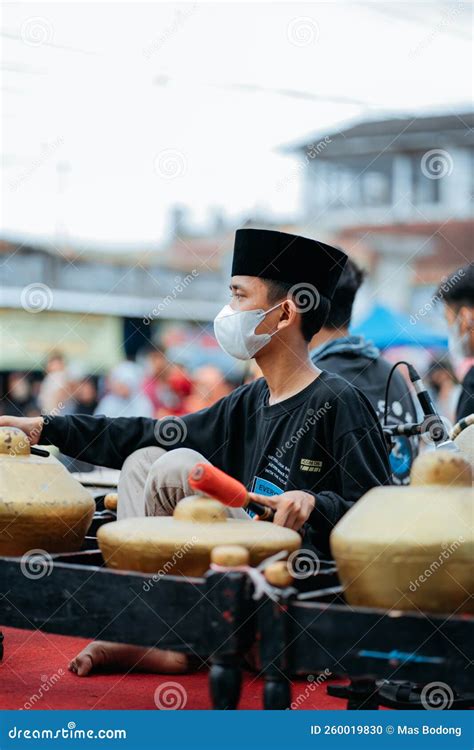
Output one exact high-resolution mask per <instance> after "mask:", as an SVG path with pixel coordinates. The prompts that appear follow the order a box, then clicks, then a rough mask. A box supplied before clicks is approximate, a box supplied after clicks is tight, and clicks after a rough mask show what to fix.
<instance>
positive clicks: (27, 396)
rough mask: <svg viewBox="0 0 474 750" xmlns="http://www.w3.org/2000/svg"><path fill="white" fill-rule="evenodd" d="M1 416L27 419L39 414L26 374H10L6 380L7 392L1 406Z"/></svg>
mask: <svg viewBox="0 0 474 750" xmlns="http://www.w3.org/2000/svg"><path fill="white" fill-rule="evenodd" d="M1 411H2V414H6V413H7V412H8V414H12V415H13V416H14V417H29V416H35V415H37V414H39V413H40V412H39V409H38V404H37V402H36V399H35V397H34V396H33V393H32V389H31V383H30V381H29V379H28V377H27V375H26V374H24V373H22V372H12V373H10V375H9V376H8V379H7V392H6V395H5V397H4V399H3V400H2V404H1Z"/></svg>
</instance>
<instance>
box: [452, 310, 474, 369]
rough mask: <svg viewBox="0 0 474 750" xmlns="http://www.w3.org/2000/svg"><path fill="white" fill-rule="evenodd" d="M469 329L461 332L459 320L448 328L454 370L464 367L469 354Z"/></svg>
mask: <svg viewBox="0 0 474 750" xmlns="http://www.w3.org/2000/svg"><path fill="white" fill-rule="evenodd" d="M468 343H469V331H466V333H464V334H462V335H461V333H460V332H459V321H457V320H455V321H454V323H452V324H451V325H450V326H449V328H448V351H449V356H450V357H451V361H452V363H453V367H454V371H455V372H457V371H458V370H459V369H460V368H462V365H463V362H464V360H465V359H466V357H468V356H469V351H468Z"/></svg>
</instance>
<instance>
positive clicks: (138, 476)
mask: <svg viewBox="0 0 474 750" xmlns="http://www.w3.org/2000/svg"><path fill="white" fill-rule="evenodd" d="M164 454H166V451H165V450H164V449H163V448H159V447H158V446H156V447H154V446H150V447H149V448H140V450H138V451H135V452H134V453H131V454H130V456H128V457H127V458H126V459H125V461H124V464H123V466H122V471H121V472H120V479H119V483H118V488H117V493H118V504H117V520H118V521H121V520H122V519H123V518H137V517H138V518H140V517H143V516H144V515H146V514H145V485H146V481H147V478H148V473H149V471H150V469H151V467H152V466H153V464H154V462H155V461H156V460H157V459H159V458H160V456H163V455H164Z"/></svg>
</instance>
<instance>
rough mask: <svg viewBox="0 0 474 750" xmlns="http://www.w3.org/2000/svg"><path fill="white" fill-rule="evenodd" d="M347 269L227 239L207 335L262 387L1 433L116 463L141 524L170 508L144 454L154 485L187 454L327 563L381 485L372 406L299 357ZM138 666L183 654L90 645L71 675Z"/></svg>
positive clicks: (316, 254) (242, 234) (264, 235)
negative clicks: (164, 412) (227, 282)
mask: <svg viewBox="0 0 474 750" xmlns="http://www.w3.org/2000/svg"><path fill="white" fill-rule="evenodd" d="M346 259H347V258H346V255H345V254H344V253H343V252H341V251H340V250H337V249H335V248H332V247H330V246H328V245H326V244H324V243H322V242H317V241H313V240H309V239H306V238H302V237H297V236H294V235H288V234H284V233H281V232H274V231H263V230H255V229H243V230H239V231H237V233H236V239H235V248H234V257H233V266H232V279H231V287H230V288H231V293H232V299H231V304H230V305H226V306H225V307H224V308H223V310H222V311H221V312H220V313H219V315H218V316H217V318H216V320H215V324H214V325H215V333H216V338H217V340H218V342H219V344H220V345H221V347H222V348H223V349H224V350H225V351H227V352H228V353H229V354H231V355H233V356H234V357H237V358H240V359H250V358H252V357H255V359H256V362H257V364H258V366H259V367H260V369H261V371H262V372H263V375H264V377H263V378H260V379H259V380H256V381H254V382H253V383H250V384H248V385H244V386H242V387H241V388H238V389H237V390H235V391H234V392H233V393H231V394H230V395H229V396H226V397H225V398H223V399H221V400H220V401H219V402H217V403H216V404H215V405H213V406H212V407H210V408H209V409H204V410H202V411H199V412H196V413H194V414H189V415H187V416H185V417H183V418H178V417H176V418H172V417H169V418H165V419H163V420H160V421H159V422H156V421H155V420H152V419H147V418H140V417H133V418H120V417H118V418H106V417H101V416H97V417H90V416H67V417H53V418H45V420H44V423H43V420H42V419H41V418H39V419H30V420H26V419H18V418H8V417H2V418H1V419H0V425H12V426H16V427H20V428H21V429H23V430H24V431H25V432H26V433H27V434H28V435H29V437H30V439H31V441H32V442H38V440H39V438H40V436H41V441H42V442H46V443H52V444H54V445H57V446H58V447H59V448H60V450H61V451H62V452H63V453H66V454H68V455H72V456H74V457H76V458H80V459H82V460H84V461H91V462H94V463H97V464H101V465H106V466H110V467H116V468H121V467H122V465H123V464H124V462H125V467H124V470H123V471H122V474H125V475H128V474H131V475H133V476H131V477H129V479H130V480H134V481H135V482H136V483H138V485H137V484H135V488H136V487H137V486H139V487H140V488H141V491H142V494H143V493H144V494H145V498H144V499H143V501H142V504H141V505H139V506H138V507H137V508H136V509H135V512H136V513H141V514H142V515H145V514H150V513H165V512H166V507H165V502H169V501H170V498H169V496H168V497H166V498H164V499H163V498H161V497H155V496H154V495H153V482H151V483H150V481H149V479H150V476H148V478H147V476H146V471H145V472H143V466H144V461H145V458H146V456H147V451H148V452H149V451H153V452H154V455H152V456H151V457H150V462H149V464H148V466H147V469H148V471H149V473H150V475H153V476H157V475H158V474H159V473H160V472H159V466H160V462H161V466H162V467H163V470H164V469H165V467H166V459H167V455H169V453H173V454H174V458H176V457H177V456H178V455H182V457H183V461H187V460H188V459H189V451H192V455H193V457H194V460H196V458H195V456H196V455H198V456H199V455H202V456H204V457H205V458H206V459H207V460H209V461H210V462H211V463H213V464H215V465H216V466H217V467H219V468H220V469H222V470H224V471H225V472H227V473H228V474H230V475H232V476H233V477H235V478H237V479H239V480H240V481H242V482H243V483H244V484H245V485H246V487H247V489H248V490H249V491H250V492H252V493H253V494H254V499H255V500H257V501H258V502H260V503H262V504H263V505H266V506H269V507H271V508H273V509H274V510H275V519H274V522H275V523H277V524H280V525H282V526H287V527H290V528H292V529H296V530H298V531H300V532H301V533H302V534H303V535H304V543H305V544H309V545H312V546H314V547H316V549H317V550H319V551H320V552H321V553H322V554H325V555H327V554H328V553H329V534H330V531H331V529H332V528H333V526H334V525H335V524H336V523H337V521H338V520H339V519H340V518H341V517H342V516H343V514H344V513H345V512H346V511H347V510H348V509H349V508H350V507H351V505H353V503H354V502H356V501H357V500H358V499H359V498H360V497H361V496H362V495H363V494H364V493H366V492H367V491H368V490H369V489H370V488H372V487H374V486H376V485H380V484H388V483H389V482H390V467H389V462H388V456H387V451H386V448H385V443H384V439H383V435H382V431H381V428H380V425H379V423H378V420H377V417H376V414H375V412H374V410H373V408H372V406H371V404H370V402H369V401H368V399H367V398H366V397H365V396H364V395H363V394H362V393H361V392H360V391H359V390H358V389H356V388H354V387H353V386H352V385H350V384H349V383H348V382H347V381H346V380H344V379H343V378H341V377H339V376H338V375H334V374H330V373H328V372H322V371H321V370H319V369H318V368H317V367H316V366H315V365H314V364H313V363H312V362H311V360H310V357H309V352H308V344H309V342H310V341H311V339H312V337H313V336H314V334H315V333H316V332H317V331H318V330H319V329H320V328H321V326H322V325H323V324H324V321H325V319H326V316H327V314H328V312H329V308H330V301H331V298H332V296H333V294H334V289H335V287H336V285H337V282H338V279H339V276H340V274H341V271H342V269H343V267H344V264H345V262H346ZM173 430H174V432H173ZM41 431H42V434H41ZM157 450H159V451H160V456H159V457H158V459H156V451H157ZM165 451H168V454H166V453H165ZM175 451H181V452H182V453H181V454H176V453H175ZM131 454H133V455H131ZM137 456H138V458H139V460H140V467H141V471H142V474H141V475H140V474H139V475H137V472H136V468H137V463H136V459H137ZM137 460H138V459H137ZM130 461H131V463H130ZM174 463H176V461H174ZM127 465H128V466H131V469H130V470H129V471H128V472H127ZM183 476H185V472H184V473H183ZM185 482H186V480H185V479H183V481H182V485H183V486H182V487H180V488H174V489H175V490H176V494H175V496H174V502H176V501H179V499H181V498H182V497H183V496H185V495H186V494H190V492H189V490H188V488H187V487H186V486H184V485H185ZM123 484H125V485H127V484H129V483H128V480H127V476H125V479H124V482H122V477H121V485H120V486H122V485H123ZM132 484H133V483H132ZM120 486H119V489H120ZM150 487H151V489H150ZM147 493H148V494H147ZM129 494H134V495H135V496H139V495H140V492H137V491H136V489H135V491H134V493H129ZM122 502H125V504H127V502H129V503H130V504H131V505H132V504H133V498H131V497H130V496H129V495H126V496H125V497H121V495H120V492H119V508H120V506H121V504H122ZM130 507H131V506H130ZM170 510H171V508H170ZM138 662H139V664H140V668H142V669H147V670H149V671H167V672H179V671H184V670H185V669H187V668H188V666H189V665H188V662H187V657H186V656H183V655H182V654H181V655H179V654H173V653H170V652H162V651H160V650H158V649H148V650H147V649H137V648H135V647H134V648H132V647H128V646H119V647H117V645H116V644H108V643H99V642H96V643H94V644H91V645H90V646H89V647H87V649H86V650H85V651H84V652H82V653H81V654H80V655H79V656H78V657H77V658H76V659H75V660H74V662H73V663H72V669H73V670H74V671H76V672H77V673H78V674H80V675H84V674H87V673H88V672H90V671H91V669H92V668H93V667H97V666H100V665H104V664H107V666H109V667H110V666H115V667H120V668H121V669H124V670H127V669H131V668H133V666H134V665H136V664H137V663H138Z"/></svg>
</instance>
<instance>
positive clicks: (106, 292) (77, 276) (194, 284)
mask: <svg viewBox="0 0 474 750" xmlns="http://www.w3.org/2000/svg"><path fill="white" fill-rule="evenodd" d="M175 230H176V231H177V232H182V236H181V235H180V234H176V233H175V231H173V233H172V240H171V241H170V242H169V243H168V245H167V246H165V247H163V248H156V247H152V248H149V247H148V248H137V247H134V248H130V251H128V252H127V251H123V250H121V251H120V252H117V251H116V252H110V251H109V250H106V249H104V248H101V247H97V248H93V247H87V248H84V247H83V246H74V245H73V244H68V246H67V247H64V246H63V245H61V246H60V245H59V243H57V242H46V241H45V242H39V241H38V242H34V243H33V242H32V241H31V239H28V240H27V241H25V240H24V239H23V238H19V237H17V238H8V239H7V238H4V239H3V240H0V339H1V347H0V371H4V372H5V371H9V370H40V369H41V367H42V362H43V359H44V358H45V357H46V355H47V353H48V352H50V351H52V350H53V349H59V350H61V351H62V352H63V353H64V354H65V356H66V357H67V358H68V360H77V361H80V362H81V363H82V364H83V365H84V366H85V367H86V368H89V369H90V371H93V372H98V373H100V372H106V371H107V370H108V369H110V367H112V366H113V365H115V364H116V363H117V362H119V361H120V360H121V359H122V358H123V357H124V356H125V355H127V356H132V357H133V356H134V355H135V353H136V351H137V350H138V349H140V348H141V347H143V346H144V345H145V344H146V343H147V342H148V341H150V340H152V339H153V338H157V337H158V335H157V334H158V333H159V331H160V329H161V328H162V327H164V326H166V325H167V324H170V323H171V322H177V321H178V322H180V321H182V322H188V321H194V322H195V324H196V325H197V326H201V329H205V328H206V326H207V325H208V324H209V322H210V321H211V320H212V319H213V318H214V316H215V314H216V313H217V311H218V310H219V307H220V306H222V299H223V297H225V296H226V294H227V292H226V289H227V284H224V281H223V274H224V271H223V270H221V267H220V266H221V256H222V253H223V248H226V249H228V248H227V243H228V241H230V240H228V237H227V235H226V233H225V232H222V234H221V235H218V236H215V235H212V236H209V237H199V236H198V237H196V236H192V234H191V233H189V232H187V231H185V228H184V227H175ZM229 236H230V235H229Z"/></svg>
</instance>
